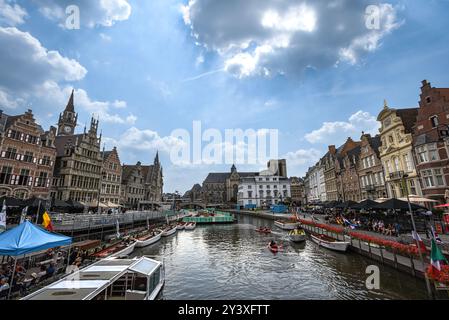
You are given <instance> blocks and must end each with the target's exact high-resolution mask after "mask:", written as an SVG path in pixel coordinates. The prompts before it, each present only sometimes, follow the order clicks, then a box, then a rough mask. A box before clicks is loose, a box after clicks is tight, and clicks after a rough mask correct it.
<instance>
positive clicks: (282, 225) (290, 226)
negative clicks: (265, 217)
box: [274, 221, 299, 230]
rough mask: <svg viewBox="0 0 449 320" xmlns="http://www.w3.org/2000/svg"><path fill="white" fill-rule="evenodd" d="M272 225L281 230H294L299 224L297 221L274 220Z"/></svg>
mask: <svg viewBox="0 0 449 320" xmlns="http://www.w3.org/2000/svg"><path fill="white" fill-rule="evenodd" d="M274 225H275V226H276V227H278V228H281V229H282V230H294V229H296V228H297V227H298V226H299V222H285V221H275V222H274Z"/></svg>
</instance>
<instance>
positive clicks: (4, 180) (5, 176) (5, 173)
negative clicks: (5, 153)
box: [0, 167, 12, 184]
mask: <svg viewBox="0 0 449 320" xmlns="http://www.w3.org/2000/svg"><path fill="white" fill-rule="evenodd" d="M11 173H12V167H3V168H2V171H1V173H0V184H9V183H10V181H11Z"/></svg>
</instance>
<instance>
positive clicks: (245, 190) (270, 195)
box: [238, 172, 291, 208]
mask: <svg viewBox="0 0 449 320" xmlns="http://www.w3.org/2000/svg"><path fill="white" fill-rule="evenodd" d="M264 173H265V172H262V173H261V174H260V175H259V176H255V177H245V178H242V179H241V180H240V184H239V191H238V204H239V205H240V206H242V207H245V206H247V205H250V206H256V207H258V208H260V207H263V206H270V205H273V204H279V203H282V202H283V201H285V200H286V199H287V198H290V197H291V189H290V180H289V179H288V178H285V177H281V176H278V175H271V174H266V173H265V174H264Z"/></svg>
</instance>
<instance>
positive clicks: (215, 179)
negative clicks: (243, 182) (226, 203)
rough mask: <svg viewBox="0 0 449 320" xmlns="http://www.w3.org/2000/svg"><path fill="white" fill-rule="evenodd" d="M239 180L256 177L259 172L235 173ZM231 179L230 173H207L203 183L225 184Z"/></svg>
mask: <svg viewBox="0 0 449 320" xmlns="http://www.w3.org/2000/svg"><path fill="white" fill-rule="evenodd" d="M237 174H238V175H239V176H240V178H246V177H254V176H258V175H259V172H237ZM230 177H231V172H212V173H209V174H208V175H207V177H206V179H205V180H204V182H203V183H225V182H226V179H229V178H230Z"/></svg>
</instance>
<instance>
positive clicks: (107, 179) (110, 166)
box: [100, 147, 122, 205]
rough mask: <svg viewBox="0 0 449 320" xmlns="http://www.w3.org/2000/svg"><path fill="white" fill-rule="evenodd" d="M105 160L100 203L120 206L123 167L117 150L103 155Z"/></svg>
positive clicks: (114, 149) (105, 152) (104, 152)
mask: <svg viewBox="0 0 449 320" xmlns="http://www.w3.org/2000/svg"><path fill="white" fill-rule="evenodd" d="M101 158H102V159H103V167H102V178H103V179H102V181H101V193H100V202H102V203H104V204H106V205H111V204H113V205H120V197H121V192H120V188H121V184H122V165H121V163H120V157H119V155H118V152H117V148H116V147H114V148H113V149H112V150H111V151H103V152H102V153H101Z"/></svg>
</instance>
